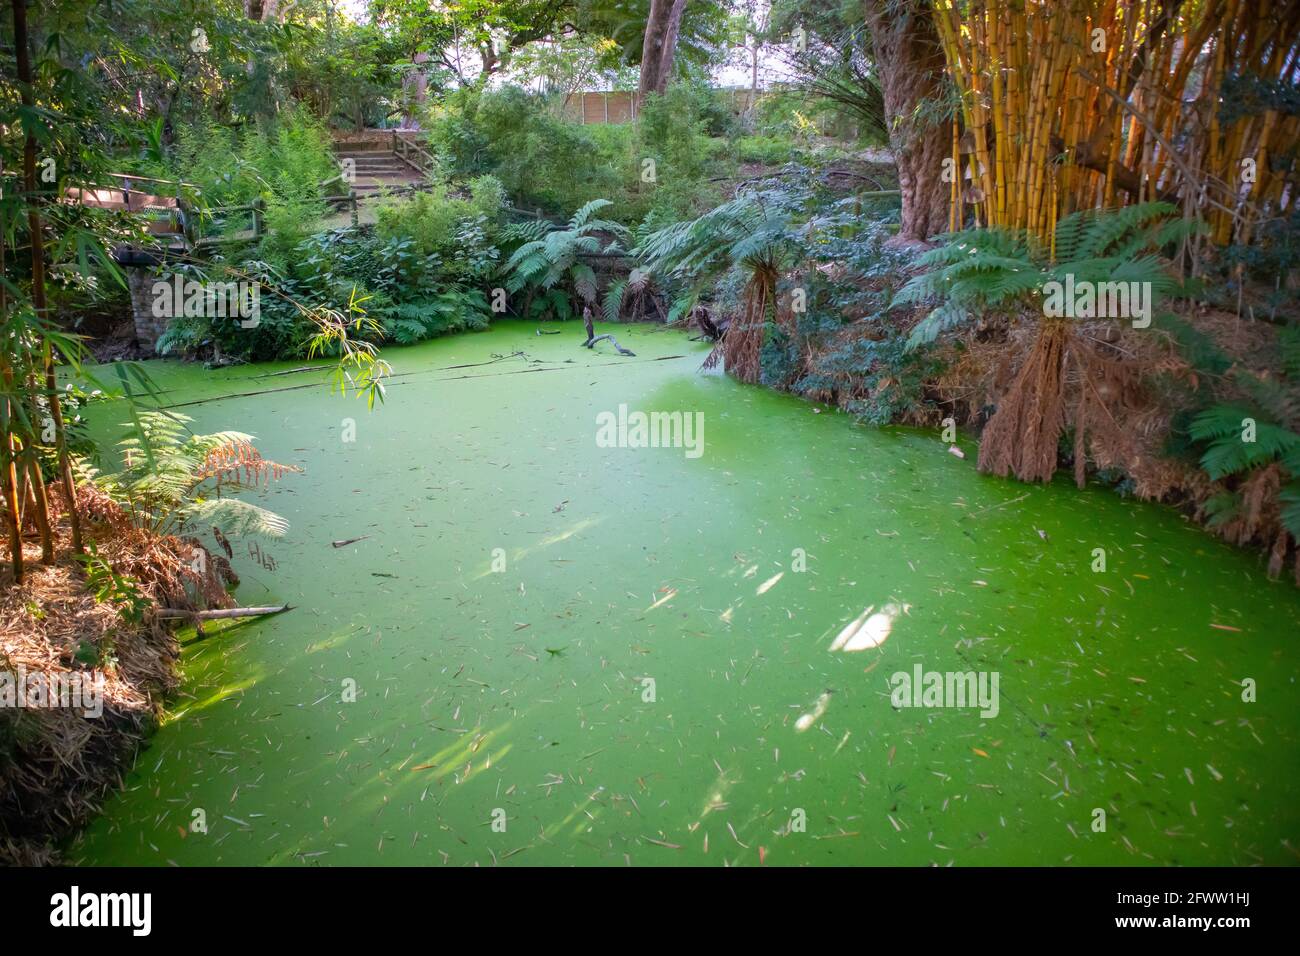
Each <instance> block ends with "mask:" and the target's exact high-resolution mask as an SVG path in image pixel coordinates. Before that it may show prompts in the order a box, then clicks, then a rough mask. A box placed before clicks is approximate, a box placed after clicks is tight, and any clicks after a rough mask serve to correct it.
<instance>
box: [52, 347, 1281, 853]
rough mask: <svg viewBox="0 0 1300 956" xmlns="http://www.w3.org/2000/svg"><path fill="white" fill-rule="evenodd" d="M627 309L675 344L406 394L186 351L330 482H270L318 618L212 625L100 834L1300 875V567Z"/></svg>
mask: <svg viewBox="0 0 1300 956" xmlns="http://www.w3.org/2000/svg"><path fill="white" fill-rule="evenodd" d="M616 331H617V334H618V336H619V339H620V342H621V343H622V344H623V345H625V346H627V347H630V348H631V349H632V350H633V351H634V352H635V353H636V357H635V358H623V357H619V356H617V355H614V354H613V353H612V351H611V350H609V349H608V343H602V345H601V346H600V348H601V349H604V350H605V352H603V353H596V354H593V353H592V352H589V351H587V350H585V349H582V348H580V347H579V345H578V339H579V333H578V331H577V327H576V325H575V326H573V327H572V329H570V328H568V327H566V328H565V329H564V334H562V335H540V336H539V335H536V334H534V332H533V329H532V327H531V326H528V327H525V326H523V325H519V324H509V323H507V324H504V325H502V326H498V327H496V328H494V329H493V330H492V331H491V332H486V333H482V334H477V335H466V336H460V337H456V338H451V339H445V340H439V341H435V342H430V343H426V344H424V345H421V346H416V347H412V348H408V349H394V350H390V351H389V352H387V353H386V358H388V359H389V360H390V361H391V363H392V365H393V367H394V371H395V376H394V380H393V385H392V387H391V388H390V390H389V394H388V400H387V403H386V404H385V405H384V406H382V407H380V408H377V409H376V410H375V411H373V412H367V411H366V408H365V405H364V403H363V402H361V401H359V400H356V399H353V398H347V399H345V398H342V397H340V396H338V395H337V394H331V393H330V392H329V389H328V387H327V385H326V384H325V381H326V379H325V376H324V375H323V374H321V373H319V372H295V373H290V374H285V375H273V374H271V373H273V372H277V371H287V370H289V369H291V368H293V366H292V365H277V366H256V367H243V368H237V369H225V370H219V371H208V370H204V369H202V368H200V367H197V366H193V365H182V364H179V363H166V362H160V363H156V364H154V365H153V366H151V368H152V370H153V374H154V376H155V378H156V379H157V381H158V382H159V383H160V384H161V385H162V386H163V387H164V388H165V389H166V390H167V392H166V398H167V400H168V401H169V402H173V403H175V404H176V405H178V406H180V407H179V408H178V410H180V411H183V412H185V413H186V414H188V415H190V416H192V417H193V418H194V420H195V422H194V425H193V427H194V428H195V429H196V430H199V431H215V430H219V429H223V428H233V429H238V430H241V431H246V432H250V433H252V434H254V435H256V436H257V438H258V444H259V447H260V448H261V450H262V451H263V453H264V454H265V455H266V456H267V457H268V458H272V459H274V460H277V461H281V462H284V463H291V464H295V465H299V466H301V467H302V468H303V469H304V471H303V473H302V474H292V475H289V476H287V477H285V478H284V479H283V480H281V481H280V482H278V483H275V484H272V485H271V486H270V488H269V489H268V490H267V491H266V492H265V493H262V494H258V495H255V496H254V498H255V500H258V501H260V502H261V503H263V504H264V505H265V506H267V507H269V508H271V509H272V510H274V511H276V512H277V513H279V514H281V515H283V516H284V517H285V518H287V519H288V520H289V522H290V524H291V527H290V530H289V532H288V534H287V535H286V536H285V537H283V538H281V539H276V540H263V541H257V542H251V541H249V540H237V541H235V542H234V548H235V560H234V565H235V568H236V570H237V572H238V573H239V575H240V576H241V578H242V580H243V583H242V585H241V587H240V589H239V591H238V598H239V600H240V602H241V603H243V604H247V605H261V604H271V603H280V602H287V603H289V604H292V605H294V606H295V609H294V610H292V611H290V612H288V613H285V614H281V615H279V616H277V617H274V618H268V619H263V620H259V621H252V622H243V623H240V624H238V625H235V626H226V627H224V628H212V629H210V631H209V634H208V636H207V637H206V638H205V639H202V640H198V641H193V642H190V643H188V644H187V647H186V650H185V653H184V659H183V666H184V688H183V692H182V693H181V694H180V695H179V696H178V697H177V698H176V699H175V700H174V701H173V702H172V705H171V708H170V710H169V712H168V716H167V718H166V721H165V723H164V725H163V726H162V728H161V729H160V731H159V732H158V733H157V735H156V736H155V737H154V738H153V740H152V742H151V744H150V746H149V747H148V749H147V750H145V751H144V752H143V753H142V755H141V756H140V758H139V760H138V762H137V764H136V765H135V767H134V769H133V770H132V771H131V772H130V774H129V775H128V776H127V778H126V787H125V790H124V791H123V792H121V793H120V794H118V795H116V796H115V797H113V798H112V799H111V800H110V801H109V802H108V803H107V805H106V807H105V809H104V811H103V813H102V815H101V816H100V817H99V818H98V819H97V820H96V822H95V823H93V824H92V825H91V826H90V828H89V829H88V830H87V831H86V832H85V833H84V834H83V836H82V837H81V838H79V839H78V840H77V841H76V843H75V844H74V845H73V847H72V848H71V853H70V857H71V858H72V859H73V860H78V861H81V862H84V863H87V864H95V865H105V864H159V865H165V864H179V865H199V864H240V865H254V864H283V865H315V866H320V865H326V866H328V865H343V864H406V865H412V864H418V865H435V866H442V865H447V866H464V865H491V864H493V863H502V864H505V865H514V864H533V865H535V864H597V865H604V864H608V865H617V866H623V865H628V864H631V865H634V866H643V865H676V864H704V865H723V864H741V865H759V864H760V863H766V865H797V864H904V865H926V864H938V865H948V864H955V865H969V864H993V865H1012V864H1029V865H1038V864H1053V865H1060V864H1074V865H1097V864H1121V865H1123V864H1134V865H1165V864H1225V865H1226V864H1233V865H1242V864H1252V863H1271V864H1288V863H1291V864H1294V863H1295V862H1296V860H1297V851H1300V688H1298V687H1297V675H1298V673H1300V653H1298V652H1297V638H1298V637H1300V593H1298V592H1297V590H1296V588H1295V587H1294V586H1293V585H1292V584H1289V583H1271V582H1269V581H1267V580H1266V578H1265V577H1264V574H1263V571H1262V567H1261V562H1260V560H1259V559H1258V558H1257V556H1255V555H1253V554H1247V553H1244V552H1239V551H1236V550H1234V549H1232V548H1230V547H1228V546H1227V545H1225V544H1223V543H1221V542H1219V541H1218V540H1216V539H1214V538H1213V537H1211V536H1210V535H1208V534H1207V533H1206V532H1204V531H1203V530H1201V529H1199V528H1197V527H1195V526H1194V525H1192V524H1190V523H1189V522H1188V521H1186V520H1185V519H1184V518H1182V517H1180V516H1179V515H1178V514H1177V513H1176V512H1174V511H1172V510H1170V509H1168V508H1164V507H1160V506H1156V505H1151V504H1143V503H1136V502H1132V501H1126V500H1124V499H1121V498H1120V497H1118V496H1117V495H1115V494H1114V493H1112V492H1110V491H1107V490H1103V489H1088V490H1087V491H1085V492H1079V491H1077V490H1076V489H1075V488H1074V487H1073V486H1072V485H1071V484H1069V483H1067V482H1064V481H1062V482H1060V483H1057V484H1055V485H1052V486H1048V487H1040V486H1026V485H1022V484H1019V483H1016V482H1011V481H1004V480H1000V479H995V478H988V477H984V476H981V475H979V474H977V472H976V470H975V467H974V457H975V456H974V452H975V448H974V447H973V446H972V445H969V444H966V445H965V446H964V447H965V450H966V458H965V459H964V460H962V459H959V458H958V457H957V456H955V455H953V454H950V453H949V451H948V445H947V444H946V443H945V442H943V441H942V440H941V438H940V436H939V435H938V434H937V433H930V432H922V431H917V430H908V429H873V428H868V427H863V426H861V425H858V424H856V423H855V422H854V420H853V419H852V418H851V417H849V416H846V415H842V414H838V413H835V412H833V411H831V410H828V409H825V408H821V409H819V408H817V407H816V406H813V405H810V404H808V403H805V402H802V401H799V400H796V399H794V398H792V397H789V396H783V395H777V394H774V393H771V392H768V391H764V390H761V389H757V388H750V387H745V386H741V385H738V384H736V383H735V382H733V381H730V380H728V379H726V378H724V377H721V376H716V375H707V374H702V373H701V372H700V371H699V367H700V361H701V359H702V358H703V356H704V354H705V349H704V347H703V346H701V345H700V344H698V343H692V342H690V341H688V339H687V337H686V336H684V335H682V334H680V333H678V332H672V331H666V330H663V329H659V328H651V327H620V328H619V329H617V330H616ZM519 352H522V353H524V354H522V355H518V354H515V353H519ZM254 392H260V393H261V394H256V395H254V394H250V393H254ZM620 404H623V405H626V406H627V407H628V410H629V411H646V412H649V411H656V410H657V411H668V412H671V411H681V412H686V413H691V414H692V415H693V414H694V413H697V412H698V413H700V414H701V415H702V419H703V423H704V425H703V447H702V454H699V455H695V454H694V452H692V451H691V450H690V449H686V448H680V447H679V448H671V447H669V448H664V447H613V448H611V447H601V446H600V445H598V442H597V431H598V429H597V416H598V415H599V414H600V413H602V412H613V413H617V411H618V408H619V406H620ZM122 411H123V410H122V409H121V408H108V409H105V408H101V409H100V412H99V414H100V417H101V422H100V425H101V426H103V427H105V428H107V426H108V424H109V423H110V422H113V421H119V420H121V419H122V418H124V414H119V415H117V416H116V417H114V414H113V413H115V412H122ZM349 419H352V420H354V421H353V422H349V421H348V420H349ZM353 424H354V425H355V435H353V434H352V432H353V428H352V427H351V426H352V425H353ZM353 538H362V540H359V541H355V542H354V543H351V544H347V545H346V546H343V547H334V546H333V542H335V541H342V540H347V539H353ZM1098 548H1100V549H1103V550H1104V559H1105V570H1104V571H1095V570H1094V565H1095V564H1096V562H1097V552H1096V550H1095V549H1098ZM868 609H870V614H869V615H868V616H867V619H866V622H865V624H864V626H863V630H862V633H856V630H855V628H854V627H852V626H850V627H849V628H848V630H849V632H850V633H849V634H847V635H842V634H841V632H842V631H843V630H844V629H845V628H846V625H851V622H855V619H856V622H857V623H861V622H862V620H863V618H862V615H863V614H864V612H866V611H868ZM864 635H865V636H864ZM846 637H847V638H848V639H847V642H846V640H845V638H846ZM837 645H838V646H837ZM918 667H919V668H921V670H922V673H923V674H928V673H932V672H937V673H939V674H941V675H942V674H948V673H966V672H969V673H973V674H978V675H982V677H983V678H986V679H988V680H991V679H992V676H991V675H993V674H996V675H997V680H998V685H997V687H998V697H997V701H998V705H997V708H996V711H997V712H996V714H993V713H992V712H991V710H992V708H990V709H985V710H981V708H980V707H979V706H977V705H974V701H971V700H967V701H966V704H967V706H949V707H927V706H895V704H896V703H898V701H896V699H895V695H894V694H893V688H894V685H893V684H891V677H892V675H894V674H896V673H900V672H901V673H905V674H908V675H909V676H912V675H915V674H916V668H918ZM1243 681H1253V682H1254V693H1253V694H1251V693H1247V692H1246V691H1245V690H1243ZM352 688H355V694H353V693H352ZM1252 696H1253V697H1254V698H1255V699H1253V700H1250V699H1243V697H1245V698H1250V697H1252ZM353 697H355V699H350V698H353ZM903 702H904V703H912V704H915V703H916V702H917V701H915V700H913V699H911V698H908V699H906V700H905V701H903ZM921 702H922V703H925V701H924V700H922V701H921ZM931 702H933V701H931ZM948 702H949V703H953V702H954V701H952V700H949V701H948ZM196 809H197V810H201V811H202V817H203V818H204V819H205V820H206V830H207V832H206V833H202V832H196V828H195V827H193V826H192V824H193V822H194V820H195V819H196V817H195V812H194V811H195V810H196ZM1103 812H1104V829H1102V822H1103V816H1102V813H1103Z"/></svg>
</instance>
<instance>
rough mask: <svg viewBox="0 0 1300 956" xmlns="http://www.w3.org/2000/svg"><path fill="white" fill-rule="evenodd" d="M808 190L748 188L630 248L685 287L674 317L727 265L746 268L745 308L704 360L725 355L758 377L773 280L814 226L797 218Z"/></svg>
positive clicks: (748, 376)
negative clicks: (718, 348) (726, 200)
mask: <svg viewBox="0 0 1300 956" xmlns="http://www.w3.org/2000/svg"><path fill="white" fill-rule="evenodd" d="M807 198H808V196H807V194H806V193H805V192H803V191H801V190H797V189H787V188H781V187H777V188H772V189H765V190H746V191H743V192H741V193H739V194H738V195H737V196H736V197H735V198H734V199H732V200H731V201H730V202H726V203H723V204H722V205H721V206H718V207H716V208H714V209H711V210H709V211H708V212H706V213H705V214H704V215H702V216H700V217H699V218H698V219H693V220H690V221H687V222H679V223H675V224H673V225H671V226H666V227H664V228H662V229H659V230H656V231H655V232H653V233H651V234H649V235H648V236H646V237H645V238H643V239H642V240H641V242H640V243H639V245H638V246H637V248H636V249H634V250H633V255H635V256H638V257H639V258H640V259H641V260H642V261H643V262H644V263H645V264H646V266H647V268H648V269H649V270H650V271H651V272H652V273H654V274H658V275H661V276H664V277H665V278H666V279H669V280H671V281H673V282H675V283H676V284H677V285H678V286H679V288H680V289H681V290H682V291H681V292H680V294H679V295H678V296H677V297H676V300H675V301H674V303H673V306H672V309H671V310H670V312H669V318H670V319H674V318H677V317H678V316H680V315H681V314H682V313H684V312H685V311H686V310H687V309H688V308H689V307H690V306H691V305H692V304H693V303H694V301H695V299H696V298H697V297H698V296H699V294H700V291H701V290H702V289H703V288H705V287H706V286H708V285H710V284H712V283H713V282H714V281H716V279H717V278H718V277H719V276H720V275H721V274H722V273H724V272H726V271H728V270H730V269H733V268H736V269H740V270H742V271H743V272H744V273H745V275H746V277H747V282H746V286H745V307H744V315H743V316H742V317H741V318H740V319H739V320H738V321H737V322H735V323H733V324H732V326H731V328H730V329H729V330H728V332H727V335H726V336H725V337H724V338H723V340H722V342H721V343H720V347H721V352H719V351H718V350H716V349H715V351H714V352H713V353H712V354H711V355H710V356H709V358H708V359H707V360H706V363H705V364H706V366H707V365H712V364H714V363H716V362H717V360H718V357H719V355H721V356H722V357H723V358H724V359H725V367H726V370H727V371H728V372H730V373H732V374H734V375H736V377H737V378H739V379H741V380H742V381H747V382H753V381H757V380H758V374H759V354H760V352H761V350H762V344H763V332H764V327H765V325H766V323H767V322H768V320H769V319H771V318H776V317H777V308H776V284H777V280H778V279H779V278H780V276H781V273H782V272H783V271H784V270H785V269H787V268H789V267H790V266H791V265H793V264H794V263H795V262H797V261H798V259H799V258H800V256H801V255H802V252H803V243H802V238H803V236H804V235H805V234H806V232H807V229H808V228H809V226H808V225H807V224H803V223H801V222H800V220H801V219H802V217H803V211H804V209H805V206H806V201H807Z"/></svg>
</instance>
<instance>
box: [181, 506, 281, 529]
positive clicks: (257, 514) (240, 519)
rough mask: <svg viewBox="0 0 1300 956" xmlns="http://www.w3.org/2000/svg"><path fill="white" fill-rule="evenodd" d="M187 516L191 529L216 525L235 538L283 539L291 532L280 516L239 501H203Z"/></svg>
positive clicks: (190, 509) (186, 508) (184, 514)
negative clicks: (260, 537) (253, 536)
mask: <svg viewBox="0 0 1300 956" xmlns="http://www.w3.org/2000/svg"><path fill="white" fill-rule="evenodd" d="M183 516H184V519H185V523H186V524H187V525H189V526H193V527H207V526H208V525H215V526H216V527H218V528H220V529H221V530H222V531H223V532H224V533H225V534H227V535H231V536H240V537H243V536H246V535H260V536H262V537H267V538H280V537H283V536H284V535H285V533H286V532H288V530H289V522H288V521H286V520H285V519H284V518H282V517H281V516H280V515H278V514H276V513H275V512H273V511H267V510H266V509H265V508H262V507H259V506H258V505H255V504H252V503H251V502H248V501H240V500H239V499H238V498H206V499H201V500H199V501H195V502H192V503H191V504H189V505H188V506H186V507H185V509H184V511H183Z"/></svg>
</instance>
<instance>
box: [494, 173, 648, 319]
mask: <svg viewBox="0 0 1300 956" xmlns="http://www.w3.org/2000/svg"><path fill="white" fill-rule="evenodd" d="M609 205H612V204H611V202H610V201H609V200H608V199H593V200H591V201H590V202H588V203H587V204H586V205H584V206H583V207H582V208H581V209H579V210H578V211H577V212H576V213H574V214H573V218H572V219H570V220H569V223H568V227H567V228H565V229H559V228H556V227H555V226H553V225H552V224H551V223H538V224H529V226H528V227H519V228H517V229H516V231H515V232H514V233H513V234H512V236H515V237H518V238H520V239H522V243H521V244H520V246H519V247H518V248H517V249H515V250H514V252H512V253H511V254H510V256H509V258H507V259H506V262H505V264H504V265H503V266H502V269H501V271H502V274H503V275H504V277H505V284H506V288H507V289H508V290H509V291H510V292H512V293H513V292H519V291H521V290H523V289H533V290H535V291H537V292H542V293H545V292H549V291H552V290H556V289H559V288H567V289H568V290H570V291H571V292H572V293H573V294H574V295H575V296H576V297H577V298H578V299H579V300H580V301H582V302H584V303H587V304H592V303H594V302H595V301H596V293H597V283H596V274H595V272H594V271H593V270H592V268H591V267H590V266H589V265H587V264H586V263H584V262H582V261H581V260H582V256H584V255H591V254H598V253H601V252H604V253H610V252H613V251H615V250H617V249H618V248H619V241H620V240H623V239H626V238H628V235H629V233H628V231H627V229H626V228H625V227H623V226H622V225H620V224H619V223H616V222H611V221H609V220H605V219H593V218H592V216H593V215H594V214H595V213H596V212H598V211H599V210H601V209H604V208H605V207H606V206H609ZM601 234H605V235H609V236H612V237H613V239H612V240H610V242H609V243H608V244H607V245H605V247H604V249H602V248H601V238H600V237H601ZM531 301H533V302H534V303H536V304H540V305H541V306H542V307H544V308H546V307H550V308H548V311H550V312H552V313H554V314H559V313H560V312H561V311H562V312H564V313H565V314H568V313H569V312H571V311H572V310H571V309H570V308H565V309H563V310H561V309H558V308H554V307H553V306H554V305H555V302H556V300H555V298H554V297H553V296H549V295H542V296H539V297H536V298H533V299H532V300H531Z"/></svg>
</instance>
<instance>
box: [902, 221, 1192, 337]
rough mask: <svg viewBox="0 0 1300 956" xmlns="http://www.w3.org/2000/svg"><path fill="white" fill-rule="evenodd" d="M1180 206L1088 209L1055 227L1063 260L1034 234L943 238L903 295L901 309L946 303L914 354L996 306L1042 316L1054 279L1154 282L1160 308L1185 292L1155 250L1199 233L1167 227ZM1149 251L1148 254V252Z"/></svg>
mask: <svg viewBox="0 0 1300 956" xmlns="http://www.w3.org/2000/svg"><path fill="white" fill-rule="evenodd" d="M1173 211H1174V210H1173V207H1172V206H1170V205H1169V204H1168V203H1158V202H1156V203H1142V204H1140V205H1136V206H1126V207H1124V208H1122V209H1114V210H1104V211H1100V212H1098V211H1094V210H1087V211H1082V212H1076V213H1072V214H1071V215H1069V216H1066V217H1065V218H1064V219H1062V220H1061V221H1060V222H1059V223H1057V227H1056V261H1055V262H1050V261H1048V257H1047V253H1046V250H1044V249H1043V248H1041V246H1040V245H1039V244H1038V243H1036V242H1035V241H1034V240H1033V239H1032V238H1031V237H1029V236H1028V235H1026V234H1024V233H1021V232H1015V231H1012V230H1007V229H1000V228H991V229H975V230H967V231H964V232H959V233H953V234H949V235H947V236H944V237H941V238H942V239H943V240H944V244H943V245H941V246H939V247H938V248H936V249H933V250H931V251H929V252H927V253H926V254H925V255H923V256H921V258H920V259H919V260H918V261H917V265H919V266H920V267H922V268H923V269H925V270H926V271H925V272H923V273H921V274H920V275H917V276H915V277H913V278H912V279H911V280H910V281H909V282H908V283H907V284H906V285H905V286H903V288H902V289H901V290H900V291H899V293H898V296H897V297H896V299H895V303H896V304H900V305H909V304H917V303H922V302H927V301H933V300H939V302H938V304H937V305H936V306H935V308H934V310H933V311H932V312H931V313H930V314H929V315H928V316H926V318H925V319H924V320H923V321H922V322H921V323H919V324H918V325H917V327H916V328H915V329H914V330H913V332H912V335H911V336H910V337H909V339H908V348H909V349H914V348H917V347H919V346H921V345H924V344H928V343H930V342H933V341H934V340H935V338H937V336H938V335H939V334H940V333H941V332H943V331H946V330H948V329H953V328H956V327H958V326H960V325H962V324H964V323H965V322H966V321H967V320H968V319H969V318H970V317H971V316H974V315H979V314H983V313H986V312H988V311H991V310H995V309H1005V310H1024V311H1026V312H1028V311H1037V310H1038V308H1039V307H1040V303H1039V302H1038V299H1037V297H1038V296H1039V295H1040V294H1041V293H1042V291H1043V288H1044V286H1045V285H1046V284H1047V283H1049V282H1053V281H1055V282H1059V283H1061V284H1062V286H1064V285H1066V283H1067V281H1069V280H1070V279H1071V278H1072V279H1073V281H1074V282H1076V283H1079V282H1089V283H1094V284H1100V283H1105V282H1117V283H1134V282H1136V283H1149V288H1150V291H1151V296H1152V300H1153V303H1154V301H1157V300H1159V299H1162V298H1165V297H1167V296H1170V295H1173V294H1176V293H1177V292H1179V291H1180V288H1181V287H1180V284H1179V282H1178V280H1177V279H1176V278H1175V277H1174V276H1173V275H1172V274H1171V273H1170V272H1169V271H1168V269H1167V268H1166V267H1165V264H1164V262H1163V261H1162V260H1161V259H1160V258H1159V257H1158V256H1157V255H1155V254H1154V252H1155V251H1156V250H1159V249H1161V248H1163V247H1164V246H1165V245H1166V244H1168V243H1169V242H1171V241H1174V240H1175V239H1176V238H1177V237H1179V236H1180V235H1183V234H1185V233H1186V232H1188V231H1190V230H1191V229H1193V228H1195V224H1188V223H1184V222H1182V221H1178V222H1176V223H1163V224H1162V220H1164V219H1165V218H1166V217H1167V216H1168V215H1169V214H1170V213H1171V212H1173ZM1142 253H1146V254H1145V255H1144V254H1142Z"/></svg>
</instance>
